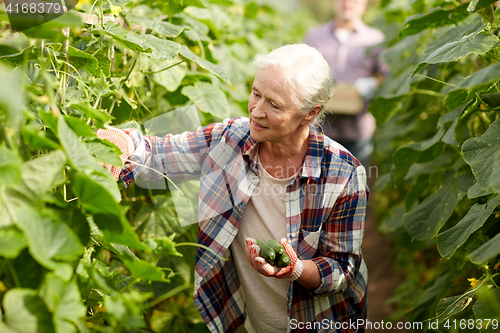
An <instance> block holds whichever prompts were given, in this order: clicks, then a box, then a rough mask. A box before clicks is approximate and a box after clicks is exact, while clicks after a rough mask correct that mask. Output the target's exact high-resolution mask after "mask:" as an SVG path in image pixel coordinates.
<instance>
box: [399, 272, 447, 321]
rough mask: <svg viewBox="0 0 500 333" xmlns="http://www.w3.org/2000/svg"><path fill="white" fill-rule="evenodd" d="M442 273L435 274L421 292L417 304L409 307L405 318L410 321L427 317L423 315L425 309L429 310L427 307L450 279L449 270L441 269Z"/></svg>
mask: <svg viewBox="0 0 500 333" xmlns="http://www.w3.org/2000/svg"><path fill="white" fill-rule="evenodd" d="M441 273H442V274H439V275H438V274H436V277H435V279H433V280H432V284H430V285H429V287H428V288H426V289H425V291H424V292H423V293H422V296H420V298H419V300H418V302H417V304H416V305H415V306H413V307H412V308H411V310H410V311H409V312H408V314H407V318H408V320H409V321H411V322H416V321H423V319H427V317H426V316H425V313H426V311H429V307H431V305H432V303H434V301H435V300H436V298H437V297H438V296H439V294H440V293H441V291H442V290H443V288H444V287H445V286H446V285H447V283H449V280H450V275H451V273H450V272H445V271H443V270H441Z"/></svg>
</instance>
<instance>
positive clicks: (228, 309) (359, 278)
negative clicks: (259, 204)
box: [121, 118, 368, 332]
mask: <svg viewBox="0 0 500 333" xmlns="http://www.w3.org/2000/svg"><path fill="white" fill-rule="evenodd" d="M127 133H128V134H129V135H130V136H131V137H132V139H133V141H134V143H135V147H136V150H135V152H134V154H133V155H132V156H131V157H130V159H131V160H133V161H136V162H139V163H141V164H145V165H148V166H150V167H152V168H155V169H158V166H160V167H161V169H162V170H163V171H164V172H165V173H166V174H167V176H169V177H171V178H175V179H182V180H186V179H200V180H201V185H200V195H199V205H200V207H199V221H200V223H199V227H198V242H199V243H200V244H203V245H205V246H207V247H210V248H211V249H213V250H215V252H217V254H218V255H216V254H214V253H212V252H210V251H206V250H204V249H202V248H198V250H197V257H196V267H195V290H194V302H195V304H196V306H197V307H198V310H199V311H200V313H201V316H202V317H203V319H204V320H205V323H206V324H207V326H208V327H209V329H210V330H211V331H212V332H234V331H235V330H236V328H237V327H238V326H240V325H241V324H242V323H243V322H244V321H245V301H244V296H243V292H242V290H241V287H240V283H239V279H238V274H237V273H236V267H235V265H234V261H233V257H232V255H231V250H230V245H231V243H232V241H233V239H234V237H235V235H236V233H237V232H238V228H239V224H240V221H241V216H242V214H243V211H244V209H245V205H246V204H247V202H248V200H249V199H250V197H251V196H252V191H253V190H254V189H255V187H256V186H257V184H258V183H259V180H260V178H259V172H258V169H257V166H256V164H255V162H254V161H255V160H254V159H255V155H256V151H257V146H258V142H256V141H254V140H253V139H252V137H251V136H250V128H249V121H248V118H236V119H229V120H225V121H224V122H223V123H217V124H212V125H209V126H206V127H200V128H198V129H197V130H196V131H194V132H185V133H183V134H179V135H166V136H165V137H163V138H160V137H154V136H143V135H142V134H141V133H140V132H138V131H135V130H130V131H127ZM165 161H168V163H166V162H165ZM138 176H139V177H141V178H143V179H150V180H153V179H154V178H155V177H156V176H155V174H154V173H152V172H150V171H149V169H143V168H141V167H133V166H131V165H130V164H129V165H126V168H125V169H123V170H122V173H121V177H122V179H123V181H124V182H125V184H126V185H128V184H129V183H130V182H131V181H132V180H133V179H134V178H136V177H138ZM367 199H368V188H367V186H366V173H365V169H364V168H363V166H361V165H360V163H359V162H358V161H357V160H356V159H355V158H354V157H353V156H352V155H351V154H350V153H349V152H347V151H346V150H345V149H344V148H343V147H342V146H340V145H339V144H338V143H336V142H335V141H333V140H331V139H330V138H328V137H326V136H323V134H322V133H321V132H320V131H318V130H317V129H315V128H314V127H312V126H311V128H310V141H309V147H308V150H307V153H306V155H305V157H304V160H303V164H302V168H301V170H300V171H299V173H298V175H297V177H296V178H295V179H293V180H292V181H291V182H290V184H289V185H288V187H287V193H286V216H285V217H286V222H287V239H288V242H289V244H290V245H291V246H292V247H293V248H294V249H295V251H296V252H297V254H298V257H299V259H302V260H312V261H314V262H315V263H316V265H317V266H318V270H319V273H320V276H321V285H320V286H319V287H318V288H317V289H315V290H310V289H306V288H305V287H303V286H302V285H301V284H299V283H298V282H289V284H288V291H287V299H288V317H289V322H290V327H288V329H287V330H288V331H292V332H357V331H358V330H359V331H360V332H361V331H363V329H362V327H361V326H360V327H356V325H353V324H355V323H356V321H357V319H365V318H366V309H365V295H366V282H367V269H366V266H365V263H364V261H363V258H362V255H361V242H362V239H363V234H364V229H365V217H366V203H367ZM219 256H222V257H224V258H227V259H228V260H225V261H223V260H219ZM335 323H337V324H335ZM341 325H343V326H341ZM340 327H343V328H342V329H341V328H340Z"/></svg>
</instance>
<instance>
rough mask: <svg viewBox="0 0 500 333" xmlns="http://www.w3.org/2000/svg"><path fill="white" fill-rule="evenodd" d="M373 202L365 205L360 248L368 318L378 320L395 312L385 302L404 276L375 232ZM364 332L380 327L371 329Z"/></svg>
mask: <svg viewBox="0 0 500 333" xmlns="http://www.w3.org/2000/svg"><path fill="white" fill-rule="evenodd" d="M370 188H373V187H370ZM374 195H376V194H374ZM373 202H374V201H373V200H370V201H369V204H368V210H367V217H366V230H365V236H364V239H363V245H362V251H363V257H364V259H365V262H366V266H367V267H368V320H369V321H370V322H372V323H375V322H378V323H380V322H381V321H382V320H384V321H387V320H386V318H387V317H388V316H389V315H391V314H392V313H393V312H394V307H393V305H391V304H387V300H388V299H389V298H391V297H392V296H394V291H395V290H396V288H397V286H398V285H399V284H400V283H401V282H402V281H403V277H402V275H401V274H400V273H398V272H397V271H396V270H395V269H394V252H393V248H392V246H391V244H390V242H389V240H388V239H387V238H385V237H384V236H383V235H381V234H380V233H379V232H378V231H377V222H376V219H375V213H374V210H373V207H372V206H371V205H373ZM366 332H382V330H376V329H371V330H366ZM390 332H396V330H390ZM405 332H406V333H408V332H409V331H405Z"/></svg>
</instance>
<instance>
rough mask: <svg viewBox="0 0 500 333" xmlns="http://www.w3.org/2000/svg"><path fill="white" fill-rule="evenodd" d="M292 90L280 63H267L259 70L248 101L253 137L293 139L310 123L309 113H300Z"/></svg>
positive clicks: (260, 138) (274, 140)
mask: <svg viewBox="0 0 500 333" xmlns="http://www.w3.org/2000/svg"><path fill="white" fill-rule="evenodd" d="M293 94H294V92H293V90H292V88H291V87H286V83H285V78H284V75H283V73H282V72H281V69H280V68H279V67H275V66H268V67H265V68H261V69H260V70H259V71H258V72H257V75H256V76H255V81H254V83H253V86H252V92H251V94H250V98H249V101H248V112H249V113H250V117H249V118H250V135H251V136H252V138H253V139H254V140H256V141H258V142H286V141H288V140H291V142H294V140H296V139H297V136H296V135H295V136H294V134H297V133H298V131H299V130H300V129H303V126H307V127H308V126H309V125H308V120H306V117H307V116H302V115H299V109H298V107H297V106H296V105H295V103H294V102H293V99H292V98H293V96H294V95H293Z"/></svg>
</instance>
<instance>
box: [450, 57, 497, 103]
mask: <svg viewBox="0 0 500 333" xmlns="http://www.w3.org/2000/svg"><path fill="white" fill-rule="evenodd" d="M498 80H500V63H499V62H497V63H494V64H493V65H490V66H488V67H485V68H482V69H480V70H478V71H477V72H475V73H473V74H472V75H471V76H469V77H467V78H466V79H464V80H463V81H461V82H460V83H459V84H458V85H457V86H456V87H455V88H453V89H452V90H450V91H449V92H448V95H447V96H446V98H445V100H444V102H445V104H446V107H447V108H448V110H451V109H455V108H457V107H458V106H460V105H462V104H463V103H465V102H466V101H467V100H469V99H471V98H472V97H474V96H475V94H476V92H479V91H483V90H488V89H489V87H490V86H491V85H493V84H495V83H496V82H498Z"/></svg>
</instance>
